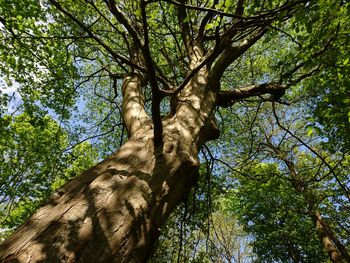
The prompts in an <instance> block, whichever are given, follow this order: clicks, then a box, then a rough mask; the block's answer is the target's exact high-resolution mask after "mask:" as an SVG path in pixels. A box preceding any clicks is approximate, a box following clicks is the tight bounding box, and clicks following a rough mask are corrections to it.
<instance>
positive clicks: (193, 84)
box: [0, 69, 218, 263]
mask: <svg viewBox="0 0 350 263" xmlns="http://www.w3.org/2000/svg"><path fill="white" fill-rule="evenodd" d="M207 76H208V74H207V72H206V70H205V69H203V70H201V71H200V72H198V73H197V75H196V76H195V77H194V78H193V80H192V81H190V82H189V83H188V85H187V86H186V88H185V89H184V90H183V91H182V92H181V93H180V94H179V95H178V98H179V102H178V104H177V106H176V114H174V115H169V116H167V117H166V118H164V119H163V142H164V143H163V145H161V146H160V147H157V148H154V145H153V141H154V138H153V124H152V120H151V118H150V117H149V116H148V115H147V113H146V112H145V110H144V108H143V106H144V105H143V104H144V101H143V97H142V92H141V90H140V88H141V83H142V75H141V74H136V73H134V74H130V75H129V76H127V77H126V78H125V80H124V83H123V97H124V101H123V116H124V120H125V124H126V127H127V130H128V134H129V140H128V142H127V143H125V144H124V145H123V146H122V147H121V148H120V149H119V150H118V151H117V152H115V153H113V154H112V155H111V156H109V157H108V158H107V159H105V160H104V161H102V162H101V163H99V164H98V165H96V166H95V167H93V168H91V169H89V170H88V171H86V172H84V173H83V174H82V175H80V176H79V177H77V178H75V179H74V180H73V181H71V182H70V183H68V184H67V185H66V186H64V187H63V188H62V189H60V190H59V191H58V192H57V193H56V194H55V195H54V196H52V197H51V199H50V200H49V201H48V202H47V204H46V205H45V206H43V207H42V208H41V209H39V210H38V211H37V212H36V213H35V214H34V215H33V216H32V217H31V218H30V219H29V220H28V221H27V222H26V223H25V224H24V225H23V226H22V227H21V228H20V229H18V230H17V232H16V233H15V234H14V235H13V236H11V237H10V238H9V239H8V240H6V241H5V242H4V243H3V244H2V245H1V247H0V262H128V263H129V262H145V261H146V260H147V258H148V256H149V255H150V254H151V252H152V250H153V245H154V243H155V241H156V239H157V237H158V236H159V234H160V227H161V226H162V224H163V223H164V221H165V220H166V218H167V217H168V215H169V214H170V212H171V211H172V210H173V209H174V208H175V206H176V205H177V204H179V203H180V202H181V200H182V199H183V198H184V197H185V196H186V194H187V193H188V191H189V190H190V189H191V187H192V186H193V185H194V184H195V183H196V181H197V179H198V168H199V162H198V149H199V147H200V145H201V144H202V143H203V142H205V141H207V140H209V139H214V138H216V137H217V136H218V133H217V130H216V129H215V125H214V126H213V125H212V124H213V120H212V118H213V117H212V116H211V114H212V111H213V108H214V105H215V99H216V97H215V93H212V92H211V91H210V90H209V89H208V88H207V83H208V81H207V80H208V78H207Z"/></svg>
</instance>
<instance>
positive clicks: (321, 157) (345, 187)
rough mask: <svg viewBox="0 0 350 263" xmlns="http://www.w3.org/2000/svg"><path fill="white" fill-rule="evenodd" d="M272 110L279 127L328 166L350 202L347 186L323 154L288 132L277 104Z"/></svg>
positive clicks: (273, 104)
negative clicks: (277, 109) (280, 117)
mask: <svg viewBox="0 0 350 263" xmlns="http://www.w3.org/2000/svg"><path fill="white" fill-rule="evenodd" d="M272 109H273V115H274V117H275V119H276V123H277V125H278V126H279V127H280V128H281V129H282V130H284V131H285V132H287V133H288V134H289V135H291V136H292V137H293V138H294V139H296V140H297V141H299V142H300V143H301V144H302V145H303V146H305V147H306V148H307V149H308V150H309V151H311V152H312V153H313V154H315V155H316V156H317V157H318V158H319V159H320V160H321V161H322V162H323V163H324V164H325V165H326V166H327V168H328V169H329V170H330V171H331V173H332V174H333V176H334V178H335V180H336V181H337V183H338V184H339V186H340V188H341V189H342V190H343V191H344V193H345V196H346V197H347V198H348V200H349V201H350V191H349V188H348V186H347V185H345V184H343V183H342V182H341V180H340V179H339V177H338V176H337V175H336V173H335V171H334V168H333V167H332V166H331V165H330V164H329V163H328V162H327V161H326V160H325V158H323V156H322V155H321V154H319V153H318V152H317V151H316V150H314V149H313V148H311V147H310V146H309V145H308V144H307V143H305V142H304V141H303V140H302V139H300V138H299V137H298V136H296V135H295V134H294V133H292V132H291V131H290V130H288V129H287V128H285V127H284V126H283V125H282V124H281V123H280V121H279V117H278V115H277V112H276V107H275V103H272Z"/></svg>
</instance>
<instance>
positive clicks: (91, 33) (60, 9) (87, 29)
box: [49, 0, 145, 72]
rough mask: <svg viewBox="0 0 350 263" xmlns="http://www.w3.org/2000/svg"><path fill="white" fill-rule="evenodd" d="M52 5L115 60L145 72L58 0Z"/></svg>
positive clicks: (51, 1) (52, 1)
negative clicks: (116, 50) (112, 47)
mask: <svg viewBox="0 0 350 263" xmlns="http://www.w3.org/2000/svg"><path fill="white" fill-rule="evenodd" d="M49 1H50V3H51V4H52V5H53V6H55V7H56V8H57V9H58V10H59V11H61V12H62V13H63V14H64V15H66V16H68V17H69V18H70V19H72V20H73V21H74V22H75V23H76V24H77V25H78V26H80V27H81V28H82V29H83V30H84V31H85V32H86V33H87V34H88V35H89V36H90V37H91V38H92V39H94V40H95V41H96V42H97V43H98V44H100V45H101V46H102V47H103V48H104V49H105V50H106V51H107V52H108V53H109V54H110V55H111V56H112V57H113V58H114V59H116V60H119V61H121V63H125V64H127V65H128V66H131V67H132V68H136V69H139V70H141V71H143V72H144V71H145V69H144V68H142V67H140V66H138V65H136V64H134V63H133V62H131V61H130V60H129V59H128V58H126V57H124V56H122V55H119V54H118V53H117V52H115V51H114V50H113V49H111V48H110V47H109V46H108V45H107V44H106V43H104V42H103V41H102V40H101V39H100V38H99V37H97V36H96V35H95V34H94V33H93V32H92V31H91V30H90V28H89V27H88V26H86V25H85V24H84V23H83V22H81V21H80V20H79V19H77V18H76V17H75V16H73V15H72V14H71V13H69V12H68V11H67V10H66V9H64V8H63V7H62V6H61V4H59V3H58V2H57V1H56V0H49Z"/></svg>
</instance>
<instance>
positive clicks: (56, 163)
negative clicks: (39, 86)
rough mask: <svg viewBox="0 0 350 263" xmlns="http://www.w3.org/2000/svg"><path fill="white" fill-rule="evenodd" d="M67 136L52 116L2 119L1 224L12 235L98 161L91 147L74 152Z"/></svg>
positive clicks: (8, 117) (0, 157) (0, 125)
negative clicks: (69, 147)
mask: <svg viewBox="0 0 350 263" xmlns="http://www.w3.org/2000/svg"><path fill="white" fill-rule="evenodd" d="M67 146H68V141H67V134H66V133H65V132H64V131H63V130H62V129H61V128H60V127H59V125H58V123H57V122H56V121H54V120H53V119H52V118H50V117H48V116H41V115H38V114H33V113H27V112H24V113H22V114H19V115H8V114H7V115H4V116H3V117H1V118H0V198H1V206H0V224H1V228H2V230H3V231H4V230H7V231H6V232H5V233H2V235H4V234H6V235H7V234H9V233H10V232H11V231H12V230H13V229H14V228H15V227H17V226H19V225H20V224H22V223H23V222H24V220H26V219H27V218H28V216H30V215H31V214H32V213H33V212H34V210H35V209H36V208H37V207H38V206H39V205H40V204H41V203H42V201H44V200H45V199H46V198H47V197H48V196H49V195H50V194H51V193H52V192H53V191H54V190H56V189H57V188H58V187H60V186H61V185H62V184H63V183H65V182H67V180H69V179H71V178H73V177H74V176H76V175H78V174H79V173H80V172H81V171H83V170H85V169H87V168H88V167H90V166H91V165H92V164H93V163H94V162H95V161H96V157H97V155H96V153H95V151H94V150H93V149H92V148H91V146H90V145H89V144H88V143H83V144H80V145H79V146H77V147H75V148H74V149H73V150H72V151H71V152H65V151H64V150H65V148H66V147H67Z"/></svg>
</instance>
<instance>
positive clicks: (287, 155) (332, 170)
mask: <svg viewBox="0 0 350 263" xmlns="http://www.w3.org/2000/svg"><path fill="white" fill-rule="evenodd" d="M301 103H302V102H301ZM266 106H267V105H265V106H264V107H261V109H260V111H259V113H258V114H259V115H260V116H261V115H265V118H259V120H257V121H256V124H257V125H256V126H255V127H256V128H257V130H258V131H257V132H259V133H261V134H263V136H260V137H259V138H258V139H257V140H256V141H255V142H254V146H253V149H254V153H250V154H252V155H254V160H253V161H251V163H250V164H249V165H245V166H243V167H241V168H236V170H232V171H233V176H234V178H235V179H236V182H235V186H234V187H232V188H233V189H231V191H229V192H228V193H227V194H225V196H226V198H227V202H228V203H229V204H230V205H231V209H230V210H231V211H235V212H236V214H237V216H238V218H239V220H240V222H242V223H243V225H244V229H245V231H246V232H247V233H250V234H251V235H252V236H253V239H254V241H253V242H252V245H253V247H254V251H255V253H256V255H257V259H258V260H257V262H304V261H305V262H328V261H327V256H326V255H327V254H328V258H329V260H330V261H331V262H344V261H345V262H347V261H349V260H350V257H349V252H348V251H347V250H348V244H349V238H348V233H347V232H346V230H347V229H348V226H347V225H344V223H343V222H345V221H347V218H348V214H346V213H345V214H342V213H339V212H338V211H342V210H343V209H344V210H347V209H348V193H349V192H348V190H347V188H346V184H343V183H345V182H347V179H348V173H349V169H348V168H344V166H343V165H344V164H345V165H346V163H347V159H348V155H346V156H342V155H341V154H339V153H335V154H332V152H333V151H331V152H330V151H326V150H323V149H322V148H321V145H320V141H321V138H320V137H319V136H320V135H319V134H318V133H317V132H316V131H315V130H314V129H313V128H311V127H309V126H307V125H306V123H305V120H303V119H302V118H301V117H300V114H301V113H300V112H298V111H294V110H293V109H292V108H291V107H289V108H288V109H283V108H285V107H281V106H280V107H278V108H279V111H278V112H279V115H280V116H277V113H276V111H277V109H276V108H274V107H273V109H272V110H270V107H266ZM282 114H283V115H284V116H288V118H281V115H282ZM275 118H276V122H272V121H271V120H273V119H275ZM280 119H284V121H283V122H281V120H280ZM261 120H265V122H264V123H263V122H261ZM244 136H246V135H241V136H240V137H244ZM242 141H243V142H244V141H245V140H244V139H243V140H242ZM242 147H243V148H250V147H249V146H247V145H244V143H243V146H242ZM249 151H250V149H245V152H249ZM243 158H245V157H243ZM335 200H344V202H339V201H335ZM345 200H346V201H345ZM338 213H339V216H336V217H335V216H334V215H335V214H338ZM343 216H344V217H343ZM339 226H341V227H342V228H343V229H339ZM344 230H345V232H344ZM301 233H302V234H301Z"/></svg>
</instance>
